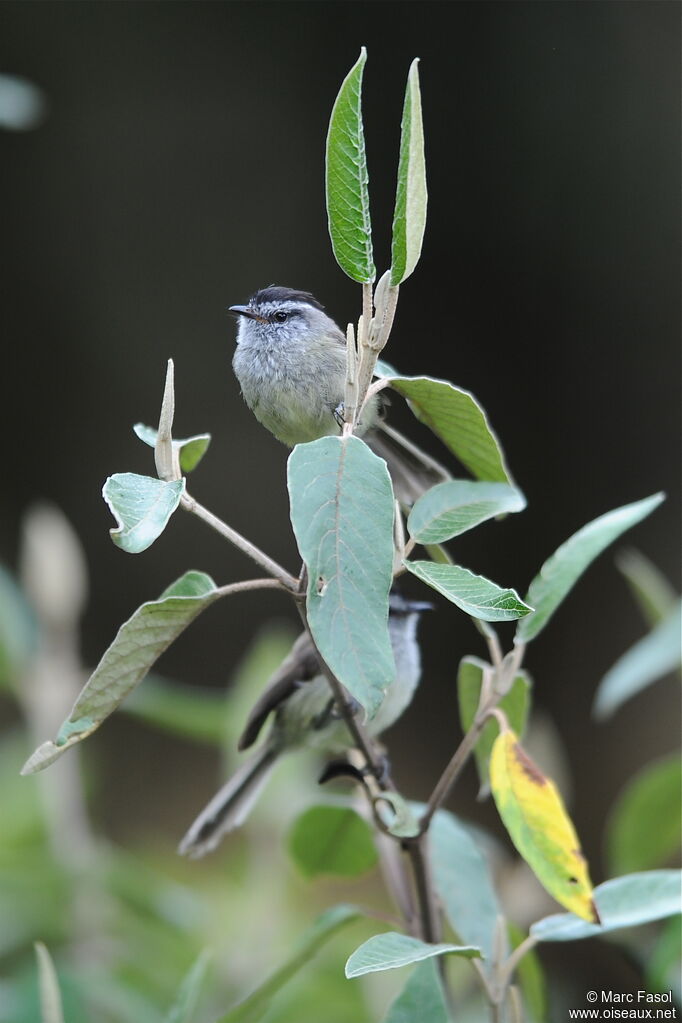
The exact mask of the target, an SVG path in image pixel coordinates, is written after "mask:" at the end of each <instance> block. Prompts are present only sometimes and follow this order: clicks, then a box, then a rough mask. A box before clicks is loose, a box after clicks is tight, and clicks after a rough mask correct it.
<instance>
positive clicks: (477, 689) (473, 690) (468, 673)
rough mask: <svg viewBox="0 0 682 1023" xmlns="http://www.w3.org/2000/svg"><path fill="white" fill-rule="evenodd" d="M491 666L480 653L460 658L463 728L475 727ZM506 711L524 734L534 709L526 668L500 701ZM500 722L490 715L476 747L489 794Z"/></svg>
mask: <svg viewBox="0 0 682 1023" xmlns="http://www.w3.org/2000/svg"><path fill="white" fill-rule="evenodd" d="M486 667H488V666H487V665H486V664H485V662H484V661H480V660H479V659H478V658H477V657H464V658H462V660H461V661H460V664H459V671H458V674H457V696H458V700H459V720H460V723H461V725H462V731H463V732H468V731H469V729H470V728H471V726H472V724H473V721H474V717H475V716H476V711H477V710H478V705H479V701H480V697H481V685H482V682H483V671H484V669H485V668H486ZM498 706H499V708H500V710H502V711H504V713H505V715H506V717H507V721H508V722H509V727H510V728H511V729H512V731H514V732H516V734H517V735H518V736H519V737H521V738H522V737H523V732H524V729H525V727H526V720H527V718H528V711H529V709H530V678H529V676H528V675H527V674H526V672H525V671H520V672H519V673H518V675H517V676H516V678H515V679H514V681H513V683H512V685H511V687H510V689H509V692H507V693H505V695H504V696H503V697H502V699H501V700H500V702H499V704H498ZM499 731H500V725H499V722H498V720H497V718H494V717H493V718H490V719H489V720H488V721H487V723H486V724H485V725H484V727H483V731H482V732H481V734H480V736H479V739H478V742H477V743H476V746H475V748H474V755H475V757H476V767H477V769H478V777H479V779H480V782H481V791H480V794H479V795H480V796H484V795H487V794H488V792H489V790H490V778H489V774H488V765H489V763H490V753H491V751H492V748H493V743H494V742H495V739H496V738H497V736H498V735H499Z"/></svg>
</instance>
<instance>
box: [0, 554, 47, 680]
mask: <svg viewBox="0 0 682 1023" xmlns="http://www.w3.org/2000/svg"><path fill="white" fill-rule="evenodd" d="M37 644H38V623H37V622H36V617H35V613H34V611H33V608H32V607H31V606H30V604H29V602H28V601H27V599H26V597H25V596H24V594H23V592H22V590H21V589H20V588H19V586H18V585H17V583H16V582H15V581H14V579H13V577H12V576H11V575H10V573H9V572H8V571H7V570H6V569H5V568H3V567H2V565H0V688H3V687H4V686H11V685H16V684H18V683H19V681H20V679H21V675H22V673H23V671H24V669H25V668H26V665H27V663H28V660H29V658H30V657H31V655H32V654H33V652H34V651H35V649H36V647H37Z"/></svg>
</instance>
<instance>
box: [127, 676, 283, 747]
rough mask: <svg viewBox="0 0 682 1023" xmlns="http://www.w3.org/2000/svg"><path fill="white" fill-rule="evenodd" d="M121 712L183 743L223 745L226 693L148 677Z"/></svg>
mask: <svg viewBox="0 0 682 1023" xmlns="http://www.w3.org/2000/svg"><path fill="white" fill-rule="evenodd" d="M266 677H267V676H266ZM121 710H123V711H125V712H126V713H127V714H132V716H133V717H136V718H139V719H140V720H141V721H146V722H148V724H150V725H153V726H154V727H155V728H160V729H163V731H165V732H171V733H172V734H173V735H181V736H183V738H185V739H193V740H194V741H195V742H206V743H211V744H213V745H216V746H222V745H223V744H224V742H225V733H226V716H227V700H226V697H225V693H223V692H220V691H219V690H216V689H212V688H209V687H208V686H204V687H199V686H190V685H185V684H184V683H182V682H174V681H172V680H170V679H166V678H160V677H159V676H158V675H148V676H147V677H146V679H145V683H144V685H143V686H139V687H138V688H137V689H135V690H134V691H133V692H132V693H131V694H130V696H129V698H128V699H127V700H126V701H125V703H123V704H122V706H121Z"/></svg>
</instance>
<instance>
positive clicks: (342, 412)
mask: <svg viewBox="0 0 682 1023" xmlns="http://www.w3.org/2000/svg"><path fill="white" fill-rule="evenodd" d="M332 415H333V416H334V419H335V420H336V425H337V426H338V428H339V430H343V428H344V426H345V424H346V406H345V404H344V403H343V402H342V401H340V402H339V404H338V405H337V406H336V408H334V409H332Z"/></svg>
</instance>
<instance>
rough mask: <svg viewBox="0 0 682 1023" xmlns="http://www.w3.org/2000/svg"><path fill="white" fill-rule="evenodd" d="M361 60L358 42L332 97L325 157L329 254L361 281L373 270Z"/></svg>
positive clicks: (368, 279) (371, 276)
mask: <svg viewBox="0 0 682 1023" xmlns="http://www.w3.org/2000/svg"><path fill="white" fill-rule="evenodd" d="M366 60H367V51H366V49H365V47H364V46H363V47H362V50H361V51H360V56H359V58H358V60H357V61H356V63H355V64H354V65H353V67H352V68H351V70H350V71H349V72H348V74H347V76H346V78H345V79H344V81H343V83H342V85H341V89H340V90H339V94H338V96H337V97H336V101H335V103H334V107H333V109H332V114H331V119H330V121H329V131H328V133H327V155H326V192H327V217H328V221H329V235H330V238H331V242H332V249H333V251H334V257H335V259H336V262H337V263H338V264H339V266H340V267H341V269H342V270H343V272H344V273H346V274H348V276H349V277H350V278H351V279H352V280H354V281H359V282H360V283H361V284H367V283H369V282H371V281H373V280H374V277H375V274H376V270H375V267H374V257H373V255H372V225H371V221H370V215H369V191H368V187H367V186H368V182H369V176H368V173H367V156H366V154H365V134H364V129H363V125H362V74H363V70H364V67H365V62H366Z"/></svg>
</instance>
